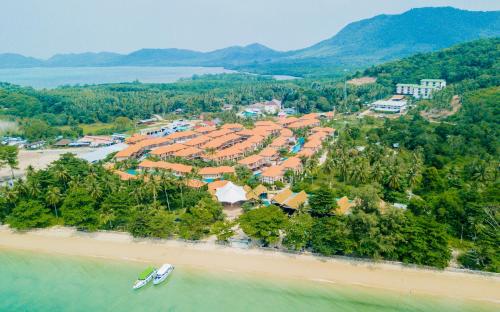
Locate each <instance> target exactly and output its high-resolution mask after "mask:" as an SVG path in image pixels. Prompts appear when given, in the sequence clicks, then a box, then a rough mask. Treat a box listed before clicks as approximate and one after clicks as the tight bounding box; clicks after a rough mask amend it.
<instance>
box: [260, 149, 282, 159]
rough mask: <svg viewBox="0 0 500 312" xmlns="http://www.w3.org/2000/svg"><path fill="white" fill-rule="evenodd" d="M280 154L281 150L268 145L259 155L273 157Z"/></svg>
mask: <svg viewBox="0 0 500 312" xmlns="http://www.w3.org/2000/svg"><path fill="white" fill-rule="evenodd" d="M278 154H279V151H278V150H277V149H275V148H272V147H266V148H265V149H263V150H262V151H260V153H259V155H260V156H262V157H273V156H276V155H278Z"/></svg>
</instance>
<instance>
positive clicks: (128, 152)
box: [115, 131, 198, 161]
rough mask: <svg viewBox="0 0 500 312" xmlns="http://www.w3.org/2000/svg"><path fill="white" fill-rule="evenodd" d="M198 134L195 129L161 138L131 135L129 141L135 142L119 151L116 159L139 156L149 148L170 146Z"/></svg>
mask: <svg viewBox="0 0 500 312" xmlns="http://www.w3.org/2000/svg"><path fill="white" fill-rule="evenodd" d="M196 136H198V133H196V132H194V131H182V132H174V133H171V134H169V135H167V136H164V137H159V138H149V137H147V138H146V139H144V136H141V135H138V136H133V137H131V138H133V139H131V138H129V142H130V143H131V142H135V143H131V145H129V146H128V147H127V148H125V149H123V150H121V151H119V152H118V153H117V154H116V155H115V159H116V160H119V161H121V160H126V159H130V158H139V157H140V156H142V155H143V154H144V153H145V152H146V151H148V150H153V149H155V148H158V147H162V146H168V145H172V144H175V143H181V142H185V141H188V140H190V139H193V138H195V137H196ZM167 150H168V149H167ZM160 155H161V153H160ZM160 157H161V156H160Z"/></svg>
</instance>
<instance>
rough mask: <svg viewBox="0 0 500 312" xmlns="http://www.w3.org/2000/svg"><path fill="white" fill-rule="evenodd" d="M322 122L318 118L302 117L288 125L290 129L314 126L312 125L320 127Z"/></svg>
mask: <svg viewBox="0 0 500 312" xmlns="http://www.w3.org/2000/svg"><path fill="white" fill-rule="evenodd" d="M319 125H320V122H319V120H318V119H304V120H302V119H300V120H299V121H297V122H294V123H292V124H289V125H288V128H290V129H295V130H297V129H304V128H312V127H319Z"/></svg>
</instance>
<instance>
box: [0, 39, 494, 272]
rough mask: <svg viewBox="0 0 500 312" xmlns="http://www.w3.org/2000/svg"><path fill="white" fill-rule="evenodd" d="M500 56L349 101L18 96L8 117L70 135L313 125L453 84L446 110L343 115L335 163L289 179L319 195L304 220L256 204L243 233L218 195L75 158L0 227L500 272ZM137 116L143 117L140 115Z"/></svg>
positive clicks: (14, 205) (260, 92) (386, 84)
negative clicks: (124, 177)
mask: <svg viewBox="0 0 500 312" xmlns="http://www.w3.org/2000/svg"><path fill="white" fill-rule="evenodd" d="M499 44H500V41H499V39H490V40H479V41H475V42H472V43H468V44H463V45H459V46H457V47H454V48H450V49H446V50H443V51H440V52H435V53H429V54H422V55H417V56H413V57H410V58H407V59H403V60H401V61H397V62H391V63H388V64H384V65H380V66H375V67H372V68H369V69H367V70H366V71H365V72H362V73H361V72H360V73H358V74H356V75H355V77H358V76H365V75H369V76H373V77H376V78H377V83H375V84H371V85H365V86H360V87H355V86H350V87H349V97H348V99H347V101H345V102H344V101H343V98H342V88H343V82H342V81H328V80H317V81H314V80H307V79H303V80H296V81H286V82H277V81H274V80H271V79H268V78H262V77H258V76H246V75H234V76H233V75H229V76H227V75H220V76H208V77H195V78H194V79H191V80H185V81H181V82H179V83H175V84H169V85H143V84H120V85H105V86H88V87H75V88H71V87H68V88H58V89H55V90H42V91H35V90H32V89H27V88H19V87H15V86H9V85H4V86H3V87H2V89H1V90H0V103H2V104H1V105H2V107H3V114H5V115H11V116H15V117H21V118H28V120H30V121H34V120H37V122H44V123H46V124H47V125H49V124H50V125H65V124H68V120H69V119H71V120H73V121H71V122H77V123H80V122H95V121H97V120H99V121H106V122H109V121H113V120H114V119H115V118H116V117H125V116H126V117H129V118H130V119H135V118H140V117H144V116H147V115H149V114H151V113H168V112H171V111H172V110H173V109H176V108H183V109H185V110H186V111H188V112H189V113H193V114H194V113H198V112H201V111H208V112H216V111H217V110H218V108H219V105H222V104H223V103H232V104H237V105H245V104H248V103H251V102H252V101H256V100H260V99H270V98H273V97H274V98H279V99H282V100H283V101H284V103H285V105H288V106H292V107H297V108H298V110H299V112H300V113H305V112H309V111H316V110H330V109H332V107H336V108H337V109H338V110H339V111H341V112H345V113H349V112H355V111H357V110H359V109H360V108H362V107H363V104H364V102H365V101H369V100H372V99H376V98H380V97H384V96H386V95H389V94H391V91H392V90H393V85H394V83H396V82H410V83H411V82H418V80H419V79H421V78H429V77H432V78H437V77H439V78H445V79H448V82H449V86H448V87H447V88H446V89H445V90H443V91H441V92H438V93H436V94H435V97H434V98H433V99H432V100H429V101H419V102H416V104H418V105H417V107H416V108H415V109H412V110H410V111H409V112H408V114H406V115H404V116H401V117H399V118H395V119H394V118H392V119H389V118H388V119H383V120H382V119H375V118H372V117H366V116H365V117H364V118H357V117H356V115H354V114H343V115H340V116H339V117H338V120H333V121H330V122H329V123H327V124H325V125H329V126H332V127H335V128H336V129H337V131H338V137H337V138H336V140H335V141H334V142H329V143H325V146H324V151H326V160H325V161H324V163H322V164H321V165H320V162H319V159H318V158H319V157H318V156H316V157H312V158H310V159H303V161H304V167H305V170H304V172H303V173H302V174H300V175H287V179H288V182H289V183H290V184H291V186H292V189H293V190H294V191H297V192H298V191H301V190H304V191H306V192H307V193H308V194H309V195H310V197H309V203H308V205H306V206H304V207H301V208H300V209H298V211H297V212H296V213H294V214H293V215H288V214H285V213H284V212H283V211H282V210H281V209H279V208H278V207H276V206H273V205H271V206H268V207H262V206H261V203H259V202H253V203H249V204H245V206H244V211H245V213H244V214H243V215H242V216H241V217H240V218H239V219H237V220H236V221H234V222H230V221H228V220H225V219H224V215H223V213H222V206H221V205H220V204H218V203H217V202H215V201H214V200H213V199H212V197H211V196H210V195H209V193H208V192H207V190H206V189H204V188H202V189H199V190H195V189H192V188H188V187H186V185H185V184H186V183H185V182H186V181H185V180H184V179H177V178H174V177H172V176H170V175H167V174H158V175H154V176H143V177H141V178H140V179H137V180H130V181H121V180H119V179H118V177H116V176H115V175H114V174H113V173H112V172H110V171H107V170H105V169H104V168H103V166H102V164H94V165H91V164H87V163H86V162H84V161H82V160H79V159H77V158H75V157H73V156H71V155H65V156H64V157H62V158H61V159H60V160H58V161H56V162H54V163H53V164H52V165H51V166H50V167H49V168H47V169H44V170H39V171H35V170H29V171H28V173H27V177H26V179H25V180H19V181H16V183H15V184H14V186H13V187H3V188H2V189H1V191H0V207H1V209H0V221H1V222H5V223H8V224H10V225H11V226H12V227H14V228H17V229H21V230H23V229H28V228H34V227H45V226H50V225H53V224H65V225H69V226H76V227H78V228H80V229H83V230H89V231H91V230H96V229H113V230H124V231H129V232H130V233H132V234H133V235H134V236H137V237H162V238H167V237H181V238H185V239H195V240H197V239H202V238H205V237H207V236H208V235H211V234H213V235H216V236H217V239H218V240H220V241H227V240H228V239H229V238H230V237H231V236H233V234H234V228H235V225H236V223H237V224H238V225H239V227H240V228H241V229H242V230H243V231H244V232H245V233H246V234H247V235H248V236H249V237H251V238H252V239H253V240H254V241H255V242H256V243H257V244H259V245H263V246H275V247H280V246H282V247H283V248H286V249H290V250H294V251H302V250H308V251H313V252H317V253H320V254H324V255H347V256H356V257H363V258H373V259H387V260H397V261H402V262H405V263H414V264H419V265H430V266H434V267H438V268H444V267H447V266H448V265H449V264H450V262H457V263H459V265H461V266H462V267H465V268H470V269H477V270H485V271H492V272H499V271H500V250H499V248H498V246H500V231H499V222H500V210H499V208H500V207H499V203H500V187H499V186H500V180H499V178H500V176H499V168H500V166H499V165H500V162H499V161H500V157H499V155H500V128H499V123H498V121H499V120H500V117H499V116H500V111H499V105H498V103H500V87H499V77H498V73H499V71H498V69H499V64H498V61H499V59H500V58H499V57H498V56H499ZM453 95H457V96H459V98H460V100H461V108H460V109H459V110H458V112H457V113H456V114H454V115H451V116H448V117H446V118H445V119H443V120H440V121H439V122H436V121H433V122H430V121H429V120H427V119H425V118H423V117H422V115H421V114H420V112H419V110H420V109H422V107H424V108H425V107H433V106H434V107H442V106H443V105H442V104H443V103H445V102H447V101H449V99H450V98H451V96H453ZM128 96H130V98H128ZM163 96H164V97H163ZM13 98H14V99H15V98H17V100H16V101H13V100H12V99H13ZM174 98H175V99H176V100H175V101H179V102H177V103H179V104H178V105H179V106H176V105H177V104H175V103H176V102H175V101H174V100H173V99H174ZM5 99H10V100H5ZM55 99H58V100H57V101H56V100H55ZM106 99H107V100H106ZM139 99H141V100H139ZM195 99H196V100H195ZM54 101H55V102H54ZM139 101H144V103H143V105H137V103H139ZM162 101H164V102H162ZM172 101H173V102H172ZM62 103H64V104H62ZM96 103H100V104H96ZM103 103H104V104H103ZM118 103H119V104H118ZM141 103H142V102H141ZM180 103H184V104H185V103H189V105H183V104H180ZM215 103H217V104H215ZM123 106H126V107H130V108H131V111H133V113H131V112H128V111H127V113H130V114H126V113H125V111H122V110H121V109H122V107H123ZM22 107H24V108H22ZM56 107H58V109H57V110H55V108H56ZM163 110H165V111H163ZM97 112H99V113H97ZM49 116H50V118H49ZM105 116H107V117H105ZM51 118H55V119H57V118H61V122H60V123H59V122H58V121H57V122H56V121H51ZM80 118H83V119H80ZM86 118H88V119H86ZM102 118H107V119H106V120H101V119H102ZM14 154H15V151H13V150H11V149H9V148H7V147H1V148H0V165H2V166H10V167H13V166H14V167H15V165H16V162H15V155H14ZM236 175H237V177H235V179H237V180H238V181H239V182H240V183H241V182H242V183H247V184H252V183H255V181H250V179H251V177H249V175H248V172H243V171H241V170H238V171H237V174H236ZM342 196H347V197H349V198H350V199H353V200H354V202H355V207H354V209H353V211H352V213H350V214H342V213H341V212H340V211H339V208H338V207H337V201H336V199H337V198H339V197H342ZM452 250H454V251H457V256H456V257H454V256H453V255H452Z"/></svg>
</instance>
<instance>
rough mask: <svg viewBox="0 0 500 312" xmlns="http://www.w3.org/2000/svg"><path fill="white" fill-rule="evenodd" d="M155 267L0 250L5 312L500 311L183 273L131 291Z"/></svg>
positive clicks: (0, 304) (0, 303) (0, 298)
mask: <svg viewBox="0 0 500 312" xmlns="http://www.w3.org/2000/svg"><path fill="white" fill-rule="evenodd" d="M147 265H148V264H146V263H137V262H128V261H114V260H113V261H112V260H107V259H96V258H78V257H70V256H61V255H48V254H41V253H33V252H22V251H11V250H3V249H0V276H1V278H0V311H41V312H45V311H208V312H210V311H333V312H335V311H494V308H495V307H494V306H488V305H485V304H483V303H480V304H478V303H475V302H465V301H462V300H457V299H450V298H435V297H424V296H415V295H410V294H399V293H392V292H386V291H379V290H372V289H365V288H361V287H358V288H356V287H346V286H345V285H331V284H325V283H319V282H312V281H295V280H290V281H288V280H281V279H273V278H272V277H266V278H257V277H256V276H247V275H240V274H237V273H234V272H222V273H221V272H206V271H201V270H196V269H192V268H184V267H177V268H176V269H175V271H174V272H173V274H172V275H171V276H170V277H169V279H168V280H167V281H166V282H165V283H163V284H161V285H159V286H153V285H148V286H146V287H145V288H143V289H140V290H138V291H134V290H132V289H131V287H132V284H133V282H134V280H135V278H136V276H137V274H138V273H139V272H140V271H141V270H142V269H144V268H145V267H146V266H147ZM497 307H498V306H497Z"/></svg>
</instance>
